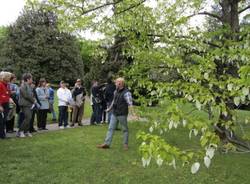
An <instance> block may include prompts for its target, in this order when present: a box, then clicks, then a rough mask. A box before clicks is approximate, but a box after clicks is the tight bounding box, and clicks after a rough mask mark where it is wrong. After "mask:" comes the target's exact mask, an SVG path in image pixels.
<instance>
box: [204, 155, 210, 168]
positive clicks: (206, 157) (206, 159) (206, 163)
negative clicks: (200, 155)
mask: <svg viewBox="0 0 250 184" xmlns="http://www.w3.org/2000/svg"><path fill="white" fill-rule="evenodd" d="M204 164H205V166H206V167H207V168H209V166H210V164H211V159H210V158H209V157H208V156H205V157H204Z"/></svg>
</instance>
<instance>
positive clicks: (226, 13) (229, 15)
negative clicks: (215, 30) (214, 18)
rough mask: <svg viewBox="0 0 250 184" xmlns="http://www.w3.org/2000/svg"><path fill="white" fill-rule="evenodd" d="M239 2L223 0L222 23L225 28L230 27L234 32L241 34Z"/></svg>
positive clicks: (236, 0)
mask: <svg viewBox="0 0 250 184" xmlns="http://www.w3.org/2000/svg"><path fill="white" fill-rule="evenodd" d="M238 4H239V2H238V0H222V1H221V3H220V5H221V7H222V21H223V25H224V26H230V28H231V30H232V32H234V33H237V32H239V29H240V26H239V14H238Z"/></svg>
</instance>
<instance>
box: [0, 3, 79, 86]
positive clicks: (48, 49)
mask: <svg viewBox="0 0 250 184" xmlns="http://www.w3.org/2000/svg"><path fill="white" fill-rule="evenodd" d="M1 55H2V56H3V58H5V59H3V60H2V61H1V62H0V65H1V66H2V68H5V69H6V70H9V71H12V72H14V73H16V74H17V76H19V77H20V76H21V75H22V74H23V73H25V72H31V73H32V74H33V75H34V77H35V78H36V79H39V78H40V77H44V78H46V79H48V80H49V81H51V82H58V81H60V80H67V81H74V80H75V79H76V78H81V77H82V76H83V62H82V58H81V54H80V46H79V44H78V42H77V40H76V38H75V37H74V36H72V35H70V34H69V33H66V32H61V31H59V29H58V26H57V17H56V15H55V14H54V13H52V12H49V11H47V10H45V9H43V7H42V5H41V6H40V8H38V9H25V10H24V11H23V13H22V15H20V17H18V19H17V21H16V22H15V23H14V24H13V25H11V26H10V27H9V28H8V31H7V37H6V40H5V45H4V48H3V49H2V53H1Z"/></svg>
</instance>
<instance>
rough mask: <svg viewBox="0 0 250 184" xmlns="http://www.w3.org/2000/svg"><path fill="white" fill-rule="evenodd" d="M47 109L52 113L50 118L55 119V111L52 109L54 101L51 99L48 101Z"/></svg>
mask: <svg viewBox="0 0 250 184" xmlns="http://www.w3.org/2000/svg"><path fill="white" fill-rule="evenodd" d="M49 110H50V112H51V114H52V119H53V120H55V119H56V112H55V110H54V101H53V100H50V101H49Z"/></svg>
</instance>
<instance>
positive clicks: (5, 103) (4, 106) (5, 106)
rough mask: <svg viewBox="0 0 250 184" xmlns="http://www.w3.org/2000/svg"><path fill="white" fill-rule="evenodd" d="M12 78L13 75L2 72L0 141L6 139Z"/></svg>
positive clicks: (0, 73)
mask: <svg viewBox="0 0 250 184" xmlns="http://www.w3.org/2000/svg"><path fill="white" fill-rule="evenodd" d="M10 78H11V73H9V72H0V139H4V138H5V123H6V117H7V115H8V110H9V102H10V91H9V89H8V83H9V82H10Z"/></svg>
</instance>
